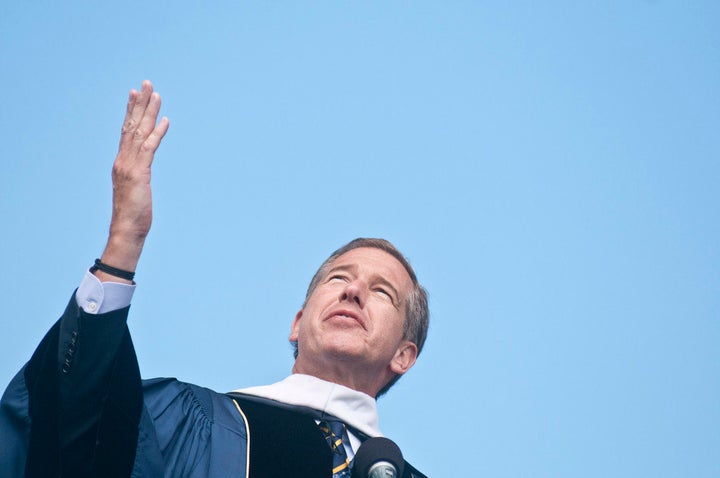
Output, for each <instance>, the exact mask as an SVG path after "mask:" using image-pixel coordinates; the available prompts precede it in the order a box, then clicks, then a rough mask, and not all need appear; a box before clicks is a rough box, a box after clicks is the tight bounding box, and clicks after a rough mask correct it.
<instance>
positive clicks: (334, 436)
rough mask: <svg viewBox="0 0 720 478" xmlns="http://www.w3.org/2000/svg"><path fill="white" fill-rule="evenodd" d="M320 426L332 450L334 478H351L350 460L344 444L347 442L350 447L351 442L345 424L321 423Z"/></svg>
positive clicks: (335, 422)
mask: <svg viewBox="0 0 720 478" xmlns="http://www.w3.org/2000/svg"><path fill="white" fill-rule="evenodd" d="M318 426H319V427H320V430H321V431H322V432H323V435H325V440H326V441H327V443H328V446H329V447H330V449H331V450H332V456H333V470H332V472H333V478H349V476H350V460H348V458H347V453H345V447H344V446H343V442H347V444H348V446H349V445H350V442H349V438H347V431H346V430H345V424H344V423H343V422H338V421H327V422H325V421H321V422H320V423H319V424H318Z"/></svg>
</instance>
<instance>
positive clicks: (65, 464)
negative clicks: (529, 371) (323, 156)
mask: <svg viewBox="0 0 720 478" xmlns="http://www.w3.org/2000/svg"><path fill="white" fill-rule="evenodd" d="M128 310H129V308H124V309H120V310H117V311H113V312H109V313H106V314H98V315H92V314H87V313H85V312H84V311H83V310H82V308H80V307H78V305H77V303H76V301H75V295H74V294H73V296H72V297H71V299H70V302H69V304H68V306H67V308H66V310H65V313H64V314H63V316H62V317H61V318H60V320H59V321H58V322H57V323H55V325H54V326H53V327H52V328H51V329H50V331H49V332H48V333H47V334H46V336H45V337H44V338H43V340H42V342H41V343H40V345H39V346H38V348H37V349H36V350H35V353H34V354H33V356H32V358H31V359H30V361H29V362H28V363H27V364H26V365H25V367H23V369H22V370H21V371H20V372H19V373H18V374H17V375H16V376H15V378H14V379H13V380H12V381H11V383H10V385H9V386H8V388H7V390H6V391H5V394H4V395H3V397H2V400H1V401H0V470H2V476H4V477H8V478H20V477H33V478H34V477H48V476H68V477H91V476H93V477H94V476H103V477H128V476H133V477H161V476H165V477H173V478H176V477H193V478H195V477H196V478H209V477H213V478H214V477H221V478H223V477H252V478H255V477H258V478H259V477H263V478H268V477H275V476H276V477H295V478H299V477H313V478H318V477H323V476H325V477H330V476H331V471H330V470H331V468H332V457H331V454H330V450H329V447H328V446H327V445H326V443H325V440H324V438H323V437H322V435H321V433H320V432H319V431H318V430H319V429H318V427H317V426H316V425H315V419H317V418H323V417H322V416H318V415H317V414H318V413H319V412H317V411H314V410H310V409H303V408H299V407H291V406H287V405H285V404H281V403H278V402H273V401H270V400H265V399H257V398H254V397H247V396H246V397H243V396H240V395H234V396H231V395H228V394H220V393H217V392H214V391H212V390H209V389H207V388H203V387H199V386H197V385H193V384H188V383H183V382H179V381H177V380H175V379H171V378H160V379H153V380H144V381H143V380H141V379H140V373H139V369H138V365H137V359H136V356H135V351H134V348H133V344H132V340H131V338H130V334H129V331H128V329H127V325H126V320H127V315H128ZM403 476H404V477H408V478H410V477H417V478H421V477H423V476H424V475H422V474H420V473H419V472H418V471H417V470H415V469H414V468H413V467H412V466H410V465H409V464H407V463H406V467H405V473H404V474H403Z"/></svg>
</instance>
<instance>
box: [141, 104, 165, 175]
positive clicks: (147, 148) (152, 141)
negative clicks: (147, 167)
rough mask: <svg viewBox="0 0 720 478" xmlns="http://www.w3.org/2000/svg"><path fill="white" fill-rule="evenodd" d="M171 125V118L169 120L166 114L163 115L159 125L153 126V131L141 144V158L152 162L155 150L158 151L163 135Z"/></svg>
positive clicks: (149, 162)
mask: <svg viewBox="0 0 720 478" xmlns="http://www.w3.org/2000/svg"><path fill="white" fill-rule="evenodd" d="M169 127H170V120H168V118H167V117H166V116H163V117H162V118H161V119H160V122H159V123H158V124H157V126H155V128H153V130H152V132H151V133H150V134H149V135H148V137H147V138H146V139H145V141H143V143H142V145H141V146H140V151H139V153H138V159H139V160H141V161H146V162H147V163H148V164H152V160H153V157H154V155H155V151H157V149H158V147H159V146H160V142H161V141H162V139H163V137H165V133H167V131H168V128H169Z"/></svg>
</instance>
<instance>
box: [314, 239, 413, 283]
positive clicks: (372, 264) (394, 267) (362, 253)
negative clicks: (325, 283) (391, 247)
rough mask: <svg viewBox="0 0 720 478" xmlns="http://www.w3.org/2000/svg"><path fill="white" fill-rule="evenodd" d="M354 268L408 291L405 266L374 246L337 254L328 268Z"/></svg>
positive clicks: (408, 281)
mask: <svg viewBox="0 0 720 478" xmlns="http://www.w3.org/2000/svg"><path fill="white" fill-rule="evenodd" d="M337 268H342V269H354V270H356V272H357V273H358V274H361V275H366V276H368V277H374V276H378V277H380V278H382V279H385V280H387V281H389V282H392V283H393V284H394V285H395V286H396V287H398V288H399V289H402V290H405V291H410V289H411V288H412V279H410V274H408V272H407V270H405V267H404V266H403V265H402V264H401V263H400V261H398V260H397V259H396V258H395V257H393V256H392V255H391V254H389V253H387V252H385V251H383V250H381V249H376V248H374V247H358V248H356V249H352V250H350V251H348V252H346V253H345V254H343V255H341V256H339V257H338V258H337V259H335V260H334V261H333V262H332V263H331V264H330V267H329V268H328V270H333V269H337Z"/></svg>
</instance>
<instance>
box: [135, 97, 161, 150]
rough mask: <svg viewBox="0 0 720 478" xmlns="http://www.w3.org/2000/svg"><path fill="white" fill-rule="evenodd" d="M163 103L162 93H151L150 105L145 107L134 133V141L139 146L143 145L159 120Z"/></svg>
mask: <svg viewBox="0 0 720 478" xmlns="http://www.w3.org/2000/svg"><path fill="white" fill-rule="evenodd" d="M161 104H162V100H161V99H160V95H159V94H158V93H153V94H151V95H150V98H149V101H148V105H147V107H146V108H145V112H144V114H143V116H142V118H140V124H138V126H137V129H136V130H135V134H134V141H135V142H136V143H137V144H138V147H139V146H140V145H142V143H144V142H145V140H146V139H147V137H148V136H149V135H150V134H151V133H152V132H153V129H154V128H155V123H156V122H157V116H158V113H159V112H160V105H161Z"/></svg>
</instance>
